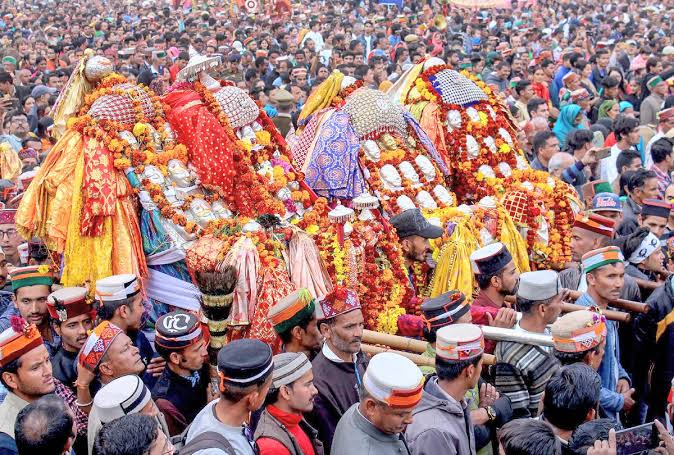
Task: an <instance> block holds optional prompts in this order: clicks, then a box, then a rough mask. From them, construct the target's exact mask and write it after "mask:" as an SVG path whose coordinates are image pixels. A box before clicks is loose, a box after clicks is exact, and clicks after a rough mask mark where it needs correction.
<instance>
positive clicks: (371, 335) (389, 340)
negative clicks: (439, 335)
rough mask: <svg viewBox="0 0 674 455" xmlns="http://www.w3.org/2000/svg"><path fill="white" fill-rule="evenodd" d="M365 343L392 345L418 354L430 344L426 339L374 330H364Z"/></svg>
mask: <svg viewBox="0 0 674 455" xmlns="http://www.w3.org/2000/svg"><path fill="white" fill-rule="evenodd" d="M363 343H367V344H380V345H384V346H390V347H392V348H393V349H397V350H399V351H411V352H416V353H417V354H423V353H424V352H426V347H427V346H428V343H426V342H425V341H421V340H415V339H413V338H407V337H401V336H399V335H389V334H388V333H381V332H375V331H374V330H363Z"/></svg>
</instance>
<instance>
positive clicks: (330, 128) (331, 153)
mask: <svg viewBox="0 0 674 455" xmlns="http://www.w3.org/2000/svg"><path fill="white" fill-rule="evenodd" d="M359 151H360V142H359V141H358V136H356V132H355V131H354V129H353V127H352V126H351V124H350V117H349V115H348V114H346V113H345V112H339V111H337V112H334V113H333V114H332V115H331V116H330V118H329V119H327V120H326V121H325V122H324V123H323V125H321V128H320V129H319V131H318V137H317V138H316V145H315V147H314V150H313V152H312V153H311V158H310V161H309V166H308V167H307V172H306V177H305V181H306V182H307V184H308V185H309V186H310V187H311V188H312V189H313V190H314V191H315V192H316V194H318V195H319V196H323V197H327V198H340V199H353V198H355V197H357V196H359V195H360V194H361V193H363V192H364V191H365V183H364V181H363V175H362V173H361V171H360V167H359V164H358V153H359Z"/></svg>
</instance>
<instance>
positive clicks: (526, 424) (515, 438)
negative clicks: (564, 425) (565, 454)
mask: <svg viewBox="0 0 674 455" xmlns="http://www.w3.org/2000/svg"><path fill="white" fill-rule="evenodd" d="M498 440H499V442H500V443H501V446H502V447H503V451H504V452H505V455H540V454H543V453H544V454H546V455H561V454H562V446H561V444H560V442H559V440H558V439H557V436H555V432H554V431H553V430H552V427H550V425H548V424H547V423H545V422H543V421H541V420H534V419H516V420H512V421H510V422H508V423H506V424H505V425H504V426H503V428H501V430H499V432H498Z"/></svg>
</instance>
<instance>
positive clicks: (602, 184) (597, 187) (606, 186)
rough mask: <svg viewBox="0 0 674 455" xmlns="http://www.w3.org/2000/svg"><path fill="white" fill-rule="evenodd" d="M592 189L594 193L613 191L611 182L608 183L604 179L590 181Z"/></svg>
mask: <svg viewBox="0 0 674 455" xmlns="http://www.w3.org/2000/svg"><path fill="white" fill-rule="evenodd" d="M592 189H593V190H594V194H598V193H612V192H613V188H611V184H610V183H608V182H607V181H606V180H595V181H594V182H592Z"/></svg>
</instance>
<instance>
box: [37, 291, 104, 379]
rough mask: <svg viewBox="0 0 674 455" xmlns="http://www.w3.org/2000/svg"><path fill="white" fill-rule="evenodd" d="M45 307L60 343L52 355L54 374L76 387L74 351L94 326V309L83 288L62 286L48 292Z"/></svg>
mask: <svg viewBox="0 0 674 455" xmlns="http://www.w3.org/2000/svg"><path fill="white" fill-rule="evenodd" d="M47 309H48V310H49V316H51V320H52V325H53V327H54V330H55V331H56V333H58V334H59V336H60V337H61V343H60V344H59V346H58V349H57V350H56V353H55V354H54V356H53V357H52V368H53V371H54V377H55V378H56V379H58V380H59V381H61V382H62V383H63V384H65V385H66V386H67V387H69V388H70V389H71V390H72V391H73V392H74V391H75V380H77V370H76V365H77V353H78V352H79V351H80V349H82V346H84V342H85V341H87V333H88V332H89V331H90V330H91V329H92V328H93V326H94V322H93V321H94V319H95V317H96V312H95V311H94V310H93V308H92V306H91V303H90V301H89V300H88V299H87V290H86V289H85V288H80V287H73V288H63V289H59V290H57V291H54V292H52V293H51V294H49V297H48V298H47Z"/></svg>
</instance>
